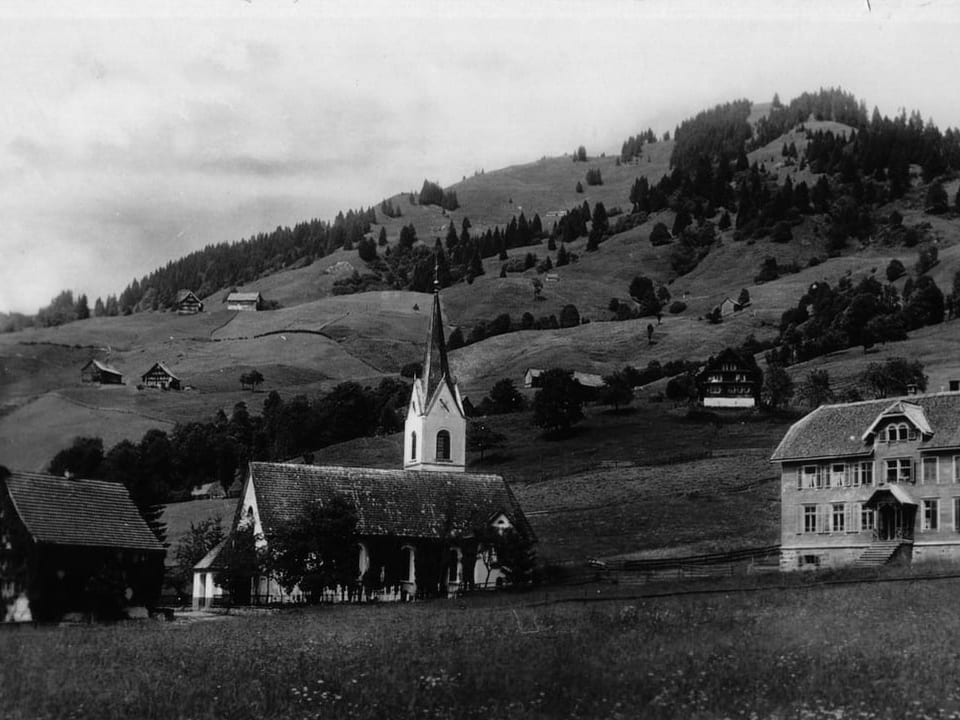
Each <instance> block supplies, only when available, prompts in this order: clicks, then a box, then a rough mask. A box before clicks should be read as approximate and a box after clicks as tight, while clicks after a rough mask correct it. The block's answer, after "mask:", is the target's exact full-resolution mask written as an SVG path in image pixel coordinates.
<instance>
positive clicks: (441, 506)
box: [193, 287, 536, 609]
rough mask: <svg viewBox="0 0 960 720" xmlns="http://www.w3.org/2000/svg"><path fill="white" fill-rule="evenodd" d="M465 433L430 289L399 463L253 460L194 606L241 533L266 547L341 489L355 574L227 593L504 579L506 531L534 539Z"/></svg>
mask: <svg viewBox="0 0 960 720" xmlns="http://www.w3.org/2000/svg"><path fill="white" fill-rule="evenodd" d="M466 440H467V419H466V414H465V412H464V408H463V399H462V397H461V395H460V390H459V388H458V386H457V382H456V379H455V378H454V377H453V375H452V374H451V372H450V366H449V363H448V360H447V349H446V342H445V339H444V329H443V315H442V312H441V307H440V293H439V288H438V287H435V288H434V294H433V307H432V310H431V314H430V319H429V328H428V335H427V342H426V351H425V354H424V361H423V369H422V371H421V373H420V376H419V377H417V378H415V379H414V381H413V387H412V389H411V393H410V402H409V404H408V406H407V418H406V422H405V425H404V443H403V448H404V449H403V458H402V469H394V470H384V469H373V468H363V467H341V466H318V465H303V464H296V463H275V462H252V463H250V467H249V470H248V472H247V475H246V479H245V482H244V486H243V490H242V491H241V494H240V501H239V503H238V505H237V510H236V513H235V515H234V520H233V523H232V528H233V532H232V533H231V536H230V537H229V538H228V539H227V540H226V541H225V543H224V544H223V545H222V546H219V547H217V548H215V549H214V550H213V551H211V553H210V554H208V555H207V557H205V558H203V559H202V560H201V561H200V562H199V563H198V564H197V565H196V566H195V567H194V582H193V598H194V600H193V604H194V608H198V609H199V608H205V607H210V606H211V605H212V604H213V603H214V602H215V601H216V600H217V599H218V598H219V597H221V594H222V590H221V588H220V584H219V583H220V580H221V579H222V576H223V574H224V572H225V571H226V568H225V567H224V566H225V560H224V558H225V557H226V555H227V554H228V553H227V552H225V551H224V548H227V547H229V546H230V544H231V542H232V541H233V539H234V538H235V537H236V536H237V534H238V533H237V531H238V530H242V529H246V528H252V531H253V536H254V538H255V542H256V544H257V547H258V549H260V550H265V549H268V548H269V545H270V542H271V539H272V538H273V537H275V536H276V534H277V532H278V530H279V529H281V528H282V527H283V526H284V525H285V524H286V523H290V522H292V521H295V520H296V519H297V518H298V517H302V514H303V513H304V512H305V511H306V510H305V509H306V508H307V507H308V506H311V505H316V504H319V505H320V506H321V507H322V506H325V505H327V504H329V503H330V502H331V501H332V500H333V499H334V498H337V497H339V498H345V499H346V500H348V501H349V502H350V503H351V504H352V505H353V507H354V508H355V511H356V517H357V526H356V547H355V548H353V551H354V557H355V561H356V581H355V582H354V583H352V584H347V585H339V586H337V587H332V588H325V589H324V590H323V593H322V597H320V598H318V597H315V596H313V597H309V596H308V593H306V592H304V591H301V590H300V589H299V588H294V589H293V590H292V591H291V592H285V591H284V589H283V588H282V587H281V586H280V584H279V583H278V582H277V580H276V579H275V578H273V577H271V576H269V575H268V574H264V575H258V576H255V577H252V578H251V579H250V582H249V597H247V596H246V587H245V585H246V583H243V585H244V587H243V589H242V590H241V592H240V594H239V596H238V593H237V591H236V589H235V590H234V597H233V598H232V601H233V602H234V603H244V602H249V603H253V604H273V603H281V602H307V601H309V602H347V601H369V600H378V601H400V600H412V599H417V598H425V597H449V596H453V595H455V594H456V593H458V592H460V591H462V590H466V589H483V588H493V587H498V586H500V585H502V584H504V583H505V582H506V579H507V574H506V573H505V568H504V566H505V564H506V562H507V561H506V560H505V557H503V556H504V554H505V549H504V548H505V539H507V538H509V539H510V542H511V543H512V544H520V545H521V546H523V547H526V548H530V547H531V546H532V545H533V544H534V543H535V541H536V538H535V536H534V533H533V530H532V528H531V527H530V524H529V523H528V522H527V519H526V517H525V516H524V514H523V511H522V510H521V508H520V505H519V503H518V502H517V499H516V498H515V497H514V495H513V493H512V492H511V490H510V487H509V485H508V484H507V483H506V481H505V480H504V479H503V478H502V477H501V476H499V475H493V474H479V473H468V472H466ZM498 554H499V555H500V557H498ZM234 586H235V587H236V584H234Z"/></svg>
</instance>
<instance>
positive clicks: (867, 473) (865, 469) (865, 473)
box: [860, 461, 873, 485]
mask: <svg viewBox="0 0 960 720" xmlns="http://www.w3.org/2000/svg"><path fill="white" fill-rule="evenodd" d="M860 484H861V485H873V463H872V462H869V461H868V462H862V463H860Z"/></svg>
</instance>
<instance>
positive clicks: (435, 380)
mask: <svg viewBox="0 0 960 720" xmlns="http://www.w3.org/2000/svg"><path fill="white" fill-rule="evenodd" d="M420 382H421V385H422V387H423V394H424V399H423V401H424V403H429V402H430V401H431V400H432V399H433V395H434V393H435V392H436V391H437V388H438V387H440V384H441V383H446V384H447V387H449V388H450V392H451V393H453V396H454V397H457V392H456V390H455V389H454V387H453V380H452V378H451V376H450V364H449V363H448V362H447V343H446V341H445V340H444V337H443V315H442V314H441V312H440V293H439V292H434V293H433V310H432V311H431V313H430V329H429V334H428V337H427V351H426V354H425V355H424V357H423V377H422V378H421V379H420Z"/></svg>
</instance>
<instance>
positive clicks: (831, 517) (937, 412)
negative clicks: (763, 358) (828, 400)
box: [771, 393, 960, 570]
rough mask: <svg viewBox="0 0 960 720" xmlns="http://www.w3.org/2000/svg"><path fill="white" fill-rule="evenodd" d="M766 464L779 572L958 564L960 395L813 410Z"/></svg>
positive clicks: (867, 402) (825, 407) (937, 395)
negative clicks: (773, 478)
mask: <svg viewBox="0 0 960 720" xmlns="http://www.w3.org/2000/svg"><path fill="white" fill-rule="evenodd" d="M771 459H772V461H773V462H776V463H779V464H780V474H781V522H780V525H781V554H780V566H781V569H783V570H797V569H804V568H817V567H834V566H839V565H870V564H882V563H884V562H887V561H889V560H891V559H893V558H897V557H899V558H902V559H904V560H906V561H911V560H912V561H921V560H941V559H942V560H960V393H941V394H930V395H911V396H909V397H904V398H893V399H891V398H886V399H882V400H869V401H866V402H857V403H848V404H843V405H824V406H821V407H819V408H817V409H816V410H814V411H813V412H811V413H810V414H809V415H807V416H806V417H804V418H802V419H801V420H799V421H798V422H796V423H794V425H793V426H792V427H791V428H790V429H789V430H788V431H787V434H786V435H785V436H784V438H783V440H782V441H781V442H780V444H779V445H778V446H777V449H776V451H775V452H774V453H773V457H772V458H771Z"/></svg>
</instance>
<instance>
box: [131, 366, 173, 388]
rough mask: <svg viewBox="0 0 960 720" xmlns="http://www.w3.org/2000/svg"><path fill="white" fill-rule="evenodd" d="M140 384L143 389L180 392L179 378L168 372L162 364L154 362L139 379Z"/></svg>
mask: <svg viewBox="0 0 960 720" xmlns="http://www.w3.org/2000/svg"><path fill="white" fill-rule="evenodd" d="M140 383H141V384H142V385H143V386H144V387H152V388H159V389H161V390H181V389H182V386H181V383H180V378H178V377H177V376H176V375H174V374H173V373H172V372H170V369H169V368H168V367H167V366H166V365H164V364H163V363H162V362H159V361H158V362H155V363H154V364H153V367H151V368H150V369H149V370H147V371H146V372H145V373H144V374H143V375H142V376H141V377H140Z"/></svg>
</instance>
